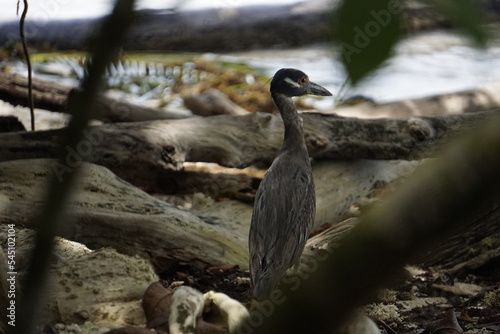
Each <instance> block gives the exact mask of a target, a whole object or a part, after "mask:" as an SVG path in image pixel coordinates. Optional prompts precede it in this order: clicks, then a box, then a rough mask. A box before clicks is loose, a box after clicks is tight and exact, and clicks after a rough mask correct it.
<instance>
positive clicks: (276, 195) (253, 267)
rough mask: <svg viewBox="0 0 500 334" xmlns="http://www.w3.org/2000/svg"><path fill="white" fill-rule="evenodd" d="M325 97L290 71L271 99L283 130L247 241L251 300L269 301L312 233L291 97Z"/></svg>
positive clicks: (303, 150)
mask: <svg viewBox="0 0 500 334" xmlns="http://www.w3.org/2000/svg"><path fill="white" fill-rule="evenodd" d="M306 94H312V95H322V96H329V95H332V94H331V93H330V92H329V91H327V90H326V89H325V88H323V87H321V86H319V85H317V84H315V83H313V82H310V81H309V78H308V77H307V75H306V74H305V73H304V72H302V71H299V70H295V69H281V70H279V71H278V72H276V74H275V75H274V77H273V80H272V81H271V96H272V98H273V100H274V102H275V104H276V106H277V107H278V109H279V111H280V114H281V117H282V119H283V123H284V126H285V137H284V140H283V144H282V146H281V149H280V151H279V153H278V156H277V157H276V159H275V160H274V161H273V163H272V165H271V167H270V168H269V170H268V171H267V173H266V175H265V176H264V178H263V180H262V182H261V184H260V186H259V189H258V190H257V194H256V197H255V203H254V208H253V214H252V223H251V226H250V235H249V251H250V277H251V281H252V287H253V296H254V298H255V299H258V300H264V299H268V298H269V297H270V295H271V293H272V292H273V290H274V289H275V288H276V287H277V285H278V284H279V282H280V281H281V279H282V278H283V275H284V274H285V272H286V271H287V269H288V268H290V267H292V266H294V265H295V264H297V263H298V262H299V260H300V256H301V254H302V251H303V249H304V246H305V243H306V241H307V238H308V236H309V233H310V232H311V228H312V226H313V222H314V215H315V211H316V197H315V190H314V181H313V176H312V170H311V164H310V161H309V155H308V152H307V147H306V144H305V141H304V135H303V130H302V121H301V119H300V117H299V115H298V113H297V109H296V107H295V104H294V103H293V100H292V96H301V95H306Z"/></svg>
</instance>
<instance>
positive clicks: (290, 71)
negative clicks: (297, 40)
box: [271, 68, 332, 97]
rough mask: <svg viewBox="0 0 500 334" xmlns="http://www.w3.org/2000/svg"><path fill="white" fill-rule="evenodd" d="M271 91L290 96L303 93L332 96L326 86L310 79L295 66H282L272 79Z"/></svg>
mask: <svg viewBox="0 0 500 334" xmlns="http://www.w3.org/2000/svg"><path fill="white" fill-rule="evenodd" d="M271 93H279V94H283V95H286V96H288V97H292V96H302V95H319V96H331V95H332V93H330V92H329V91H328V90H326V89H325V88H323V87H321V86H320V85H318V84H316V83H314V82H312V81H309V77H308V76H307V74H305V73H304V72H302V71H300V70H296V69H294V68H282V69H281V70H279V71H278V72H276V74H275V75H274V77H273V79H272V81H271Z"/></svg>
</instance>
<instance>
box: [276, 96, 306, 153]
mask: <svg viewBox="0 0 500 334" xmlns="http://www.w3.org/2000/svg"><path fill="white" fill-rule="evenodd" d="M272 97H273V100H274V103H275V104H276V106H277V107H278V109H279V111H280V114H281V118H282V119H283V124H284V126H285V138H284V139H283V145H282V147H281V151H286V150H293V151H294V152H295V153H296V154H297V153H299V151H302V153H304V155H305V156H306V157H307V159H309V158H308V153H307V148H306V144H305V140H304V132H303V130H302V120H301V119H300V117H299V114H298V113H297V108H296V107H295V103H293V100H292V98H291V97H288V96H286V95H283V94H272Z"/></svg>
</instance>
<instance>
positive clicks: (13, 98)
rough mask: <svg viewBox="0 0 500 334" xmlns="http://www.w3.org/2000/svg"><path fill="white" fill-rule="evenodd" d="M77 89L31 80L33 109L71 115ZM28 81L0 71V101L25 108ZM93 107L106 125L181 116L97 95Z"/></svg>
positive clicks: (182, 116)
mask: <svg viewBox="0 0 500 334" xmlns="http://www.w3.org/2000/svg"><path fill="white" fill-rule="evenodd" d="M78 92H79V90H78V89H77V88H72V87H69V86H64V85H60V84H57V83H54V82H48V81H45V80H40V79H37V78H33V99H34V105H35V108H39V109H45V110H50V111H58V112H66V113H71V111H70V110H68V109H67V106H68V103H69V102H70V100H71V99H74V98H75V97H76V95H77V94H78ZM27 97H28V79H27V78H26V77H24V76H21V75H18V74H11V73H6V72H0V100H3V101H6V102H9V103H10V104H12V105H21V106H25V107H27V106H29V104H28V98H27ZM96 108H98V109H99V114H100V115H101V118H102V120H104V121H106V122H140V121H149V120H156V119H177V118H184V117H186V116H185V115H182V114H179V113H175V112H169V111H166V110H163V109H160V108H148V107H143V106H139V105H135V104H132V103H128V102H125V101H119V100H116V99H112V98H109V97H106V96H101V97H100V98H99V99H98V101H97V105H96Z"/></svg>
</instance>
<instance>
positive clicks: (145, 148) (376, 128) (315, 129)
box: [0, 112, 497, 179]
mask: <svg viewBox="0 0 500 334" xmlns="http://www.w3.org/2000/svg"><path fill="white" fill-rule="evenodd" d="M496 113H497V112H478V113H470V114H463V115H449V116H437V117H414V118H411V119H408V120H405V119H365V120H363V119H355V118H343V117H338V116H335V115H325V114H316V113H305V114H302V115H301V116H302V118H303V120H304V132H305V139H306V143H307V146H308V150H309V154H310V156H311V157H314V158H318V159H336V160H340V159H385V160H392V159H407V160H415V159H421V158H424V157H429V156H433V155H434V153H435V151H436V149H437V148H438V147H439V145H440V144H441V143H442V142H444V141H446V140H447V139H449V138H450V137H452V136H453V135H455V134H457V133H458V131H459V130H465V129H467V128H471V127H474V126H475V125H476V124H478V122H481V121H484V120H486V119H488V118H489V117H492V116H493V115H495V114H496ZM62 131H63V130H49V131H37V132H16V133H5V134H0V161H7V160H16V159H30V158H53V157H55V154H56V153H57V151H58V149H59V145H60V143H59V142H60V138H61V134H62ZM86 137H87V140H86V141H82V143H81V145H80V146H79V147H78V150H79V152H69V151H68V159H67V167H70V168H71V167H72V166H71V165H72V164H75V163H78V160H82V159H85V158H90V161H92V162H95V163H97V164H101V165H104V166H107V167H108V168H110V169H111V170H113V171H115V172H116V173H117V174H119V175H122V176H124V177H125V176H127V175H130V176H128V177H125V178H126V179H130V178H131V176H136V177H139V176H138V175H136V174H137V173H144V172H145V171H154V170H162V171H165V170H179V169H180V167H181V164H182V163H183V162H185V161H188V162H215V163H218V164H220V165H222V166H226V167H237V168H243V167H247V166H249V165H251V164H255V163H264V164H270V163H271V162H272V160H273V159H274V157H275V156H276V153H277V151H278V149H279V147H280V145H281V142H282V140H283V123H282V121H281V118H280V116H279V115H273V114H261V113H252V114H249V115H245V116H233V115H222V116H214V117H208V118H195V119H183V120H169V121H151V122H140V123H119V124H105V125H102V126H97V127H92V128H89V129H88V132H87V134H86ZM75 161H76V162H75Z"/></svg>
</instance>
